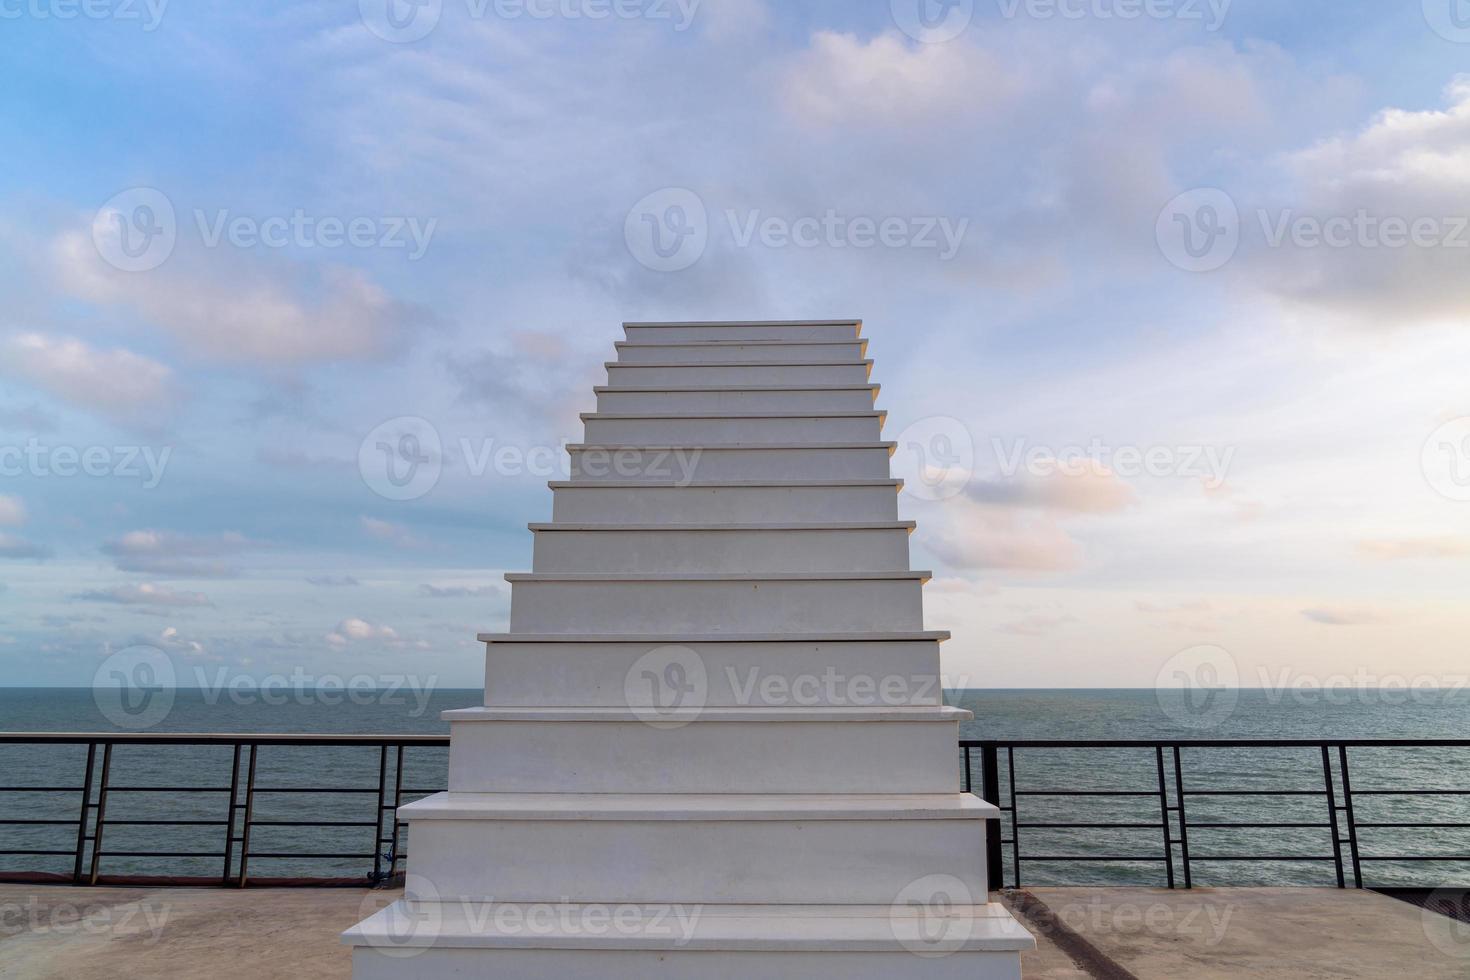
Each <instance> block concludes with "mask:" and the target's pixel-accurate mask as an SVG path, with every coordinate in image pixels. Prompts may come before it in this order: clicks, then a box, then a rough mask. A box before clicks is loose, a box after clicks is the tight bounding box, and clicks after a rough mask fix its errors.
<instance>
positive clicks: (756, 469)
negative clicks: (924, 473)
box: [566, 442, 898, 486]
mask: <svg viewBox="0 0 1470 980" xmlns="http://www.w3.org/2000/svg"><path fill="white" fill-rule="evenodd" d="M897 447H898V444H897V443H894V442H812V443H796V442H786V443H778V442H771V443H701V444H692V445H678V446H675V445H648V444H644V445H626V444H613V443H607V444H594V443H585V442H573V443H568V444H567V446H566V450H567V453H568V454H569V455H570V457H571V474H572V480H573V481H584V480H617V481H632V482H649V483H672V484H674V485H676V486H687V485H689V484H691V483H695V482H699V483H719V482H722V481H727V480H761V479H765V480H788V481H801V480H821V479H829V480H830V479H839V480H883V479H888V476H889V469H888V463H889V457H891V456H892V455H893V452H894V450H895V449H896V448H897Z"/></svg>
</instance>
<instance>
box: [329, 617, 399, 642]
mask: <svg viewBox="0 0 1470 980" xmlns="http://www.w3.org/2000/svg"><path fill="white" fill-rule="evenodd" d="M398 639H399V637H398V631H397V630H395V629H394V628H393V627H391V626H382V625H378V624H375V623H370V622H368V621H367V620H365V619H358V618H356V617H352V618H349V619H344V620H342V622H340V623H338V624H337V628H336V629H335V630H333V631H332V632H330V633H328V634H327V642H328V643H330V644H331V645H332V646H335V647H345V646H347V645H348V644H351V643H361V642H366V641H381V642H397V641H398Z"/></svg>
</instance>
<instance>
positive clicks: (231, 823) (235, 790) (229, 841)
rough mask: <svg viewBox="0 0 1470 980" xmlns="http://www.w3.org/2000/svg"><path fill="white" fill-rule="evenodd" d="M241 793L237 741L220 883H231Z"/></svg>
mask: <svg viewBox="0 0 1470 980" xmlns="http://www.w3.org/2000/svg"><path fill="white" fill-rule="evenodd" d="M239 794H240V743H239V742H236V743H235V757H234V761H233V762H231V764H230V805H229V806H228V807H227V808H226V809H225V866H224V870H223V871H222V872H221V873H220V879H219V883H220V884H221V885H228V884H229V883H230V864H231V861H232V859H233V857H234V854H235V811H236V810H237V809H238V806H239V805H238V801H237V797H238V796H239Z"/></svg>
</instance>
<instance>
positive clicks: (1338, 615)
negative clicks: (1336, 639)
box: [1301, 606, 1383, 626]
mask: <svg viewBox="0 0 1470 980" xmlns="http://www.w3.org/2000/svg"><path fill="white" fill-rule="evenodd" d="M1301 613H1302V615H1303V616H1305V617H1306V618H1307V619H1310V620H1311V621H1312V622H1314V623H1321V624H1322V625H1324V626H1368V625H1372V624H1374V623H1381V622H1382V621H1383V616H1382V615H1381V614H1379V613H1377V612H1375V611H1374V610H1372V609H1369V608H1367V607H1365V606H1324V607H1318V608H1314V609H1303V610H1302V611H1301Z"/></svg>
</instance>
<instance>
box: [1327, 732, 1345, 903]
mask: <svg viewBox="0 0 1470 980" xmlns="http://www.w3.org/2000/svg"><path fill="white" fill-rule="evenodd" d="M1322 778H1323V779H1324V780H1325V781H1326V785H1327V817H1328V822H1329V823H1330V824H1331V826H1332V863H1333V865H1334V867H1336V869H1337V887H1338V888H1346V887H1347V882H1346V881H1345V880H1344V879H1343V873H1342V834H1341V833H1340V832H1339V831H1338V829H1337V792H1336V789H1335V787H1334V786H1333V785H1332V783H1333V778H1332V756H1331V754H1329V753H1328V751H1327V743H1326V742H1323V743H1322Z"/></svg>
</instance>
